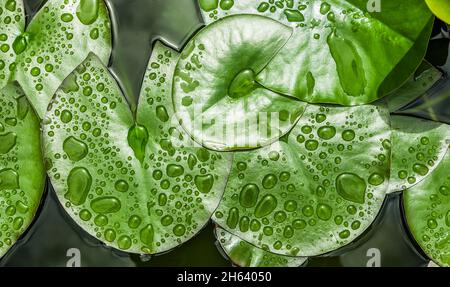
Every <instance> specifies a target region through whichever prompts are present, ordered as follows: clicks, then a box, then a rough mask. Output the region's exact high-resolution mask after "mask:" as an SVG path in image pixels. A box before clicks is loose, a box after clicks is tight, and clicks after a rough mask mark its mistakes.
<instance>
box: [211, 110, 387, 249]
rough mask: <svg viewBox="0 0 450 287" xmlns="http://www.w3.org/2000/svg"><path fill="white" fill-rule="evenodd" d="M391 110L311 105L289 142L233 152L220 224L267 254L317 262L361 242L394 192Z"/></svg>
mask: <svg viewBox="0 0 450 287" xmlns="http://www.w3.org/2000/svg"><path fill="white" fill-rule="evenodd" d="M389 158H390V127H389V114H388V111H387V109H386V108H384V107H377V106H371V105H366V106H361V107H354V108H337V107H319V106H309V107H308V108H307V110H306V112H305V115H304V116H303V117H302V118H301V119H300V121H299V122H298V124H297V125H296V127H295V128H294V129H293V130H292V131H291V132H290V134H289V136H286V137H284V138H283V139H282V140H281V141H280V142H277V143H274V144H273V145H272V146H269V147H266V148H262V149H259V150H256V151H252V152H247V153H235V155H234V161H233V169H232V172H231V175H230V179H229V181H228V183H227V187H226V190H225V195H224V198H223V199H222V202H221V203H220V206H219V208H218V210H217V212H215V214H214V220H215V221H216V222H217V223H218V225H220V226H221V227H223V228H224V229H226V230H227V231H229V232H231V233H232V234H234V235H236V236H239V237H240V238H242V239H243V240H245V241H248V242H249V243H251V244H253V245H255V246H257V247H259V248H263V249H264V250H267V251H270V252H273V253H276V254H280V255H288V256H316V255H321V254H324V253H327V252H329V251H332V250H336V249H338V248H340V247H342V246H344V245H346V244H348V243H350V242H352V241H353V240H354V239H355V238H357V237H358V236H359V235H361V234H362V233H363V232H364V231H365V230H366V229H367V228H368V227H369V226H370V224H371V223H372V222H373V221H374V220H375V217H376V216H377V214H378V213H379V211H380V209H381V206H382V204H383V201H384V198H385V194H386V191H387V188H388V178H389Z"/></svg>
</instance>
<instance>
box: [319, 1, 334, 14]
mask: <svg viewBox="0 0 450 287" xmlns="http://www.w3.org/2000/svg"><path fill="white" fill-rule="evenodd" d="M330 9H331V6H330V4H328V3H327V2H322V4H321V5H320V14H322V15H326V14H327V13H328V12H330Z"/></svg>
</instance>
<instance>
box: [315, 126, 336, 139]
mask: <svg viewBox="0 0 450 287" xmlns="http://www.w3.org/2000/svg"><path fill="white" fill-rule="evenodd" d="M317 135H318V136H319V137H320V138H321V139H324V140H330V139H332V138H334V136H335V135H336V128H335V127H331V126H325V127H321V128H319V130H318V131H317Z"/></svg>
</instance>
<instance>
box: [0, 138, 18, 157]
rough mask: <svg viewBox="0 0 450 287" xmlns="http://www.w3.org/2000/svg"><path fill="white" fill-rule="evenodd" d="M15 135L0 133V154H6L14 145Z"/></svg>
mask: <svg viewBox="0 0 450 287" xmlns="http://www.w3.org/2000/svg"><path fill="white" fill-rule="evenodd" d="M16 142H17V135H16V134H15V133H7V134H4V135H0V154H7V153H8V152H10V151H11V150H12V149H13V147H14V146H15V145H16Z"/></svg>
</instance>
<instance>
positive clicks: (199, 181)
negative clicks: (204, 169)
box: [194, 174, 214, 193]
mask: <svg viewBox="0 0 450 287" xmlns="http://www.w3.org/2000/svg"><path fill="white" fill-rule="evenodd" d="M194 182H195V186H196V187H197V189H198V190H199V191H200V192H201V193H209V192H210V191H211V189H212V187H213V185H214V177H213V176H212V175H211V174H206V175H197V176H195V180H194Z"/></svg>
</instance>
